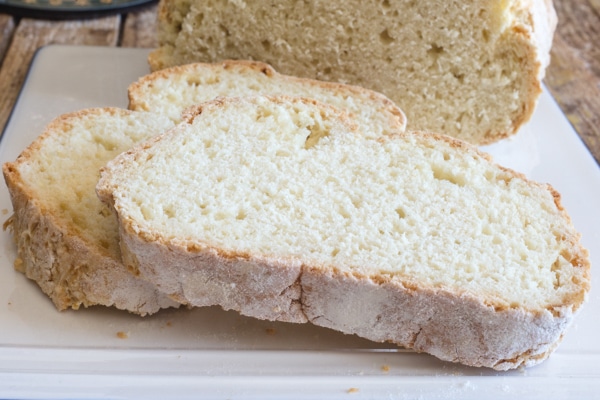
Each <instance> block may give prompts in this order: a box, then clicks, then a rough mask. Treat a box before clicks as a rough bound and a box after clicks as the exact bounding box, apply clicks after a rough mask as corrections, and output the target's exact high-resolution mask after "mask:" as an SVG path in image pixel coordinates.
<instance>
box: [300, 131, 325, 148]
mask: <svg viewBox="0 0 600 400" xmlns="http://www.w3.org/2000/svg"><path fill="white" fill-rule="evenodd" d="M308 130H309V131H310V134H309V135H308V136H307V137H306V141H305V142H304V148H305V149H307V150H308V149H310V148H312V147H314V146H315V145H316V144H317V143H319V140H321V139H322V138H324V137H327V136H329V132H327V130H325V129H323V127H322V126H319V125H312V126H309V127H308Z"/></svg>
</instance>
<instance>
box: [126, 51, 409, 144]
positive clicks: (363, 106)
mask: <svg viewBox="0 0 600 400" xmlns="http://www.w3.org/2000/svg"><path fill="white" fill-rule="evenodd" d="M128 93H129V108H130V109H131V110H137V111H151V112H158V113H161V114H166V115H167V116H168V117H169V118H171V119H172V120H173V121H176V122H178V121H180V120H181V113H182V110H184V109H185V108H187V107H189V106H193V105H196V104H200V103H202V102H205V101H207V100H213V99H214V98H216V97H219V96H249V95H258V94H263V95H264V94H266V95H289V96H303V97H308V98H312V99H315V100H318V101H321V102H323V103H326V104H331V105H333V106H335V107H338V108H340V109H343V110H344V111H346V112H348V113H350V114H351V115H352V116H353V118H354V119H355V121H356V122H357V123H358V124H360V125H362V126H361V128H363V129H361V130H362V131H364V132H368V133H369V134H372V135H375V136H380V135H384V134H389V133H390V132H398V131H403V130H404V129H405V127H406V117H405V116H404V113H403V112H402V111H401V110H400V109H399V108H398V107H397V106H396V105H395V104H394V103H393V102H392V101H391V100H389V99H388V98H387V97H385V96H383V95H382V94H379V93H376V92H373V91H371V90H367V89H363V88H361V87H357V86H351V85H344V84H338V83H327V82H321V81H316V80H311V79H302V78H296V77H293V76H286V75H282V74H279V73H277V72H276V71H275V70H274V69H273V68H272V67H271V66H269V65H267V64H264V63H260V62H253V61H224V62H220V63H214V64H204V63H195V64H188V65H184V66H178V67H173V68H169V69H165V70H161V71H158V72H155V73H152V74H149V75H146V76H143V77H142V78H140V79H139V80H138V81H137V82H135V83H133V84H131V85H130V86H129V90H128Z"/></svg>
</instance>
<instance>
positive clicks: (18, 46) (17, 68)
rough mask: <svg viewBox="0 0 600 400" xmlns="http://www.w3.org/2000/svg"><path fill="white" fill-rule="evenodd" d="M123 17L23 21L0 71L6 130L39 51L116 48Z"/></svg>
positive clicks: (0, 110)
mask: <svg viewBox="0 0 600 400" xmlns="http://www.w3.org/2000/svg"><path fill="white" fill-rule="evenodd" d="M120 18H121V17H120V16H110V17H105V18H98V19H90V20H83V21H46V20H33V19H27V18H24V19H21V20H20V21H19V23H18V25H17V26H16V29H15V30H14V33H13V35H12V40H11V43H10V47H9V48H8V50H7V51H6V53H5V56H4V61H3V63H2V68H1V69H0V127H4V125H5V124H6V122H7V120H8V117H9V115H10V113H11V111H12V107H13V105H14V103H15V101H16V99H17V96H18V94H19V91H20V90H21V86H22V85H23V81H24V80H25V76H26V74H27V70H28V68H29V64H30V63H31V60H32V58H33V56H34V54H35V52H36V51H37V50H38V49H39V48H40V47H42V46H45V45H48V44H81V45H97V46H115V45H116V44H117V39H118V34H119V24H120Z"/></svg>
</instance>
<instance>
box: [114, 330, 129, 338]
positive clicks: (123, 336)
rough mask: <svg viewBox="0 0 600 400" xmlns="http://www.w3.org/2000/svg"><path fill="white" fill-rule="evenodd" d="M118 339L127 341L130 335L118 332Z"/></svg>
mask: <svg viewBox="0 0 600 400" xmlns="http://www.w3.org/2000/svg"><path fill="white" fill-rule="evenodd" d="M117 337H118V338H119V339H127V338H129V334H128V333H127V332H123V331H119V332H117Z"/></svg>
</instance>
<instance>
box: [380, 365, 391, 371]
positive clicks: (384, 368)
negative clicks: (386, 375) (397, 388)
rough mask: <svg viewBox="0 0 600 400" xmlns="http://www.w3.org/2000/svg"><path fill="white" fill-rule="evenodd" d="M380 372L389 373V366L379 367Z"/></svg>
mask: <svg viewBox="0 0 600 400" xmlns="http://www.w3.org/2000/svg"><path fill="white" fill-rule="evenodd" d="M381 370H382V371H383V372H390V366H389V365H382V366H381Z"/></svg>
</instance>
